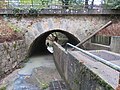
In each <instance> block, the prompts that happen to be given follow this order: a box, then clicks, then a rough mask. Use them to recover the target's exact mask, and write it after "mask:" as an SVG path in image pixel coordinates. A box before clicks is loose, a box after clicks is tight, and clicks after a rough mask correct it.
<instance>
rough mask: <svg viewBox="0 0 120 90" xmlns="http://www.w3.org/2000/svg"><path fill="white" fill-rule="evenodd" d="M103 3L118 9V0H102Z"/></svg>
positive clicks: (119, 5)
mask: <svg viewBox="0 0 120 90" xmlns="http://www.w3.org/2000/svg"><path fill="white" fill-rule="evenodd" d="M104 5H105V6H106V7H111V9H120V0H104Z"/></svg>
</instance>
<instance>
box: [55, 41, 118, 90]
mask: <svg viewBox="0 0 120 90" xmlns="http://www.w3.org/2000/svg"><path fill="white" fill-rule="evenodd" d="M53 55H54V60H55V63H56V66H57V67H58V69H59V73H60V74H61V75H62V76H64V79H65V81H66V82H67V83H68V84H69V87H70V88H71V90H114V89H115V88H116V87H117V84H118V82H117V79H115V78H117V77H119V73H118V72H116V71H115V70H113V69H111V68H110V67H108V66H106V65H104V64H102V63H100V62H95V61H92V60H90V59H89V58H87V57H85V56H84V55H82V54H80V53H79V52H77V51H68V52H66V51H65V50H64V49H63V48H62V47H61V46H60V45H58V44H57V43H55V44H54V54H53ZM104 69H105V70H106V69H107V71H106V72H107V73H105V72H104ZM103 72H104V73H105V74H103ZM111 72H113V73H112V75H113V76H114V77H111V75H109V76H108V74H110V73H111ZM114 79H115V80H116V82H115V83H114V81H113V80H114Z"/></svg>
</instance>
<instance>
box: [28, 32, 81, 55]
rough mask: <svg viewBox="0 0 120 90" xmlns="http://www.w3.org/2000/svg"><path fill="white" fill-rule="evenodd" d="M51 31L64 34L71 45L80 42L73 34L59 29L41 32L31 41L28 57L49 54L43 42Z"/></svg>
mask: <svg viewBox="0 0 120 90" xmlns="http://www.w3.org/2000/svg"><path fill="white" fill-rule="evenodd" d="M53 32H60V33H62V34H64V35H65V36H66V37H67V38H68V43H71V44H73V45H77V44H78V43H79V42H80V41H79V40H78V39H77V38H76V37H75V36H74V35H72V34H70V33H68V32H66V31H61V30H52V31H48V32H45V33H43V34H41V35H40V36H39V37H37V38H36V39H35V40H34V41H33V43H32V44H31V46H30V48H29V52H28V57H31V56H35V55H45V54H50V52H49V51H48V50H47V46H46V45H45V42H46V38H47V37H48V36H49V35H50V34H51V33H53Z"/></svg>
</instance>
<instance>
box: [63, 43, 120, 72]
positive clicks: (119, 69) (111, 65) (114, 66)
mask: <svg viewBox="0 0 120 90" xmlns="http://www.w3.org/2000/svg"><path fill="white" fill-rule="evenodd" d="M68 46H70V47H72V48H74V49H77V50H79V51H80V52H82V53H84V54H86V55H88V56H90V57H91V58H93V59H95V60H96V61H99V62H101V63H103V64H105V65H107V66H109V67H111V68H112V69H114V70H116V71H118V72H120V66H118V65H116V64H113V63H111V62H109V61H107V60H105V59H103V58H100V57H98V56H96V55H94V54H92V53H89V52H88V51H85V50H83V49H81V48H78V47H76V46H74V45H72V44H70V43H67V44H66V48H65V49H66V51H67V47H68Z"/></svg>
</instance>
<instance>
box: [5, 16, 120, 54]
mask: <svg viewBox="0 0 120 90" xmlns="http://www.w3.org/2000/svg"><path fill="white" fill-rule="evenodd" d="M4 19H5V20H7V21H8V22H10V23H13V24H14V25H16V26H17V27H20V28H21V30H22V31H23V32H24V33H25V40H26V43H27V46H28V49H29V51H28V55H29V56H31V55H33V54H34V53H35V52H37V51H38V50H39V51H38V52H44V51H45V52H46V51H47V49H46V45H45V40H46V38H47V36H48V35H49V34H51V33H52V32H61V33H63V34H65V35H66V36H67V37H68V39H69V42H70V43H72V44H74V45H76V44H77V43H79V42H80V41H82V40H83V39H85V38H86V37H88V36H90V35H91V34H92V33H93V32H95V31H96V30H98V29H99V28H100V27H102V26H103V25H104V24H106V23H107V22H108V21H110V20H113V21H114V22H113V23H114V24H116V22H115V21H118V20H119V16H117V15H100V14H98V15H97V14H96V15H94V14H93V15H66V16H65V15H39V16H28V17H20V18H19V17H11V16H9V17H8V18H4Z"/></svg>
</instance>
